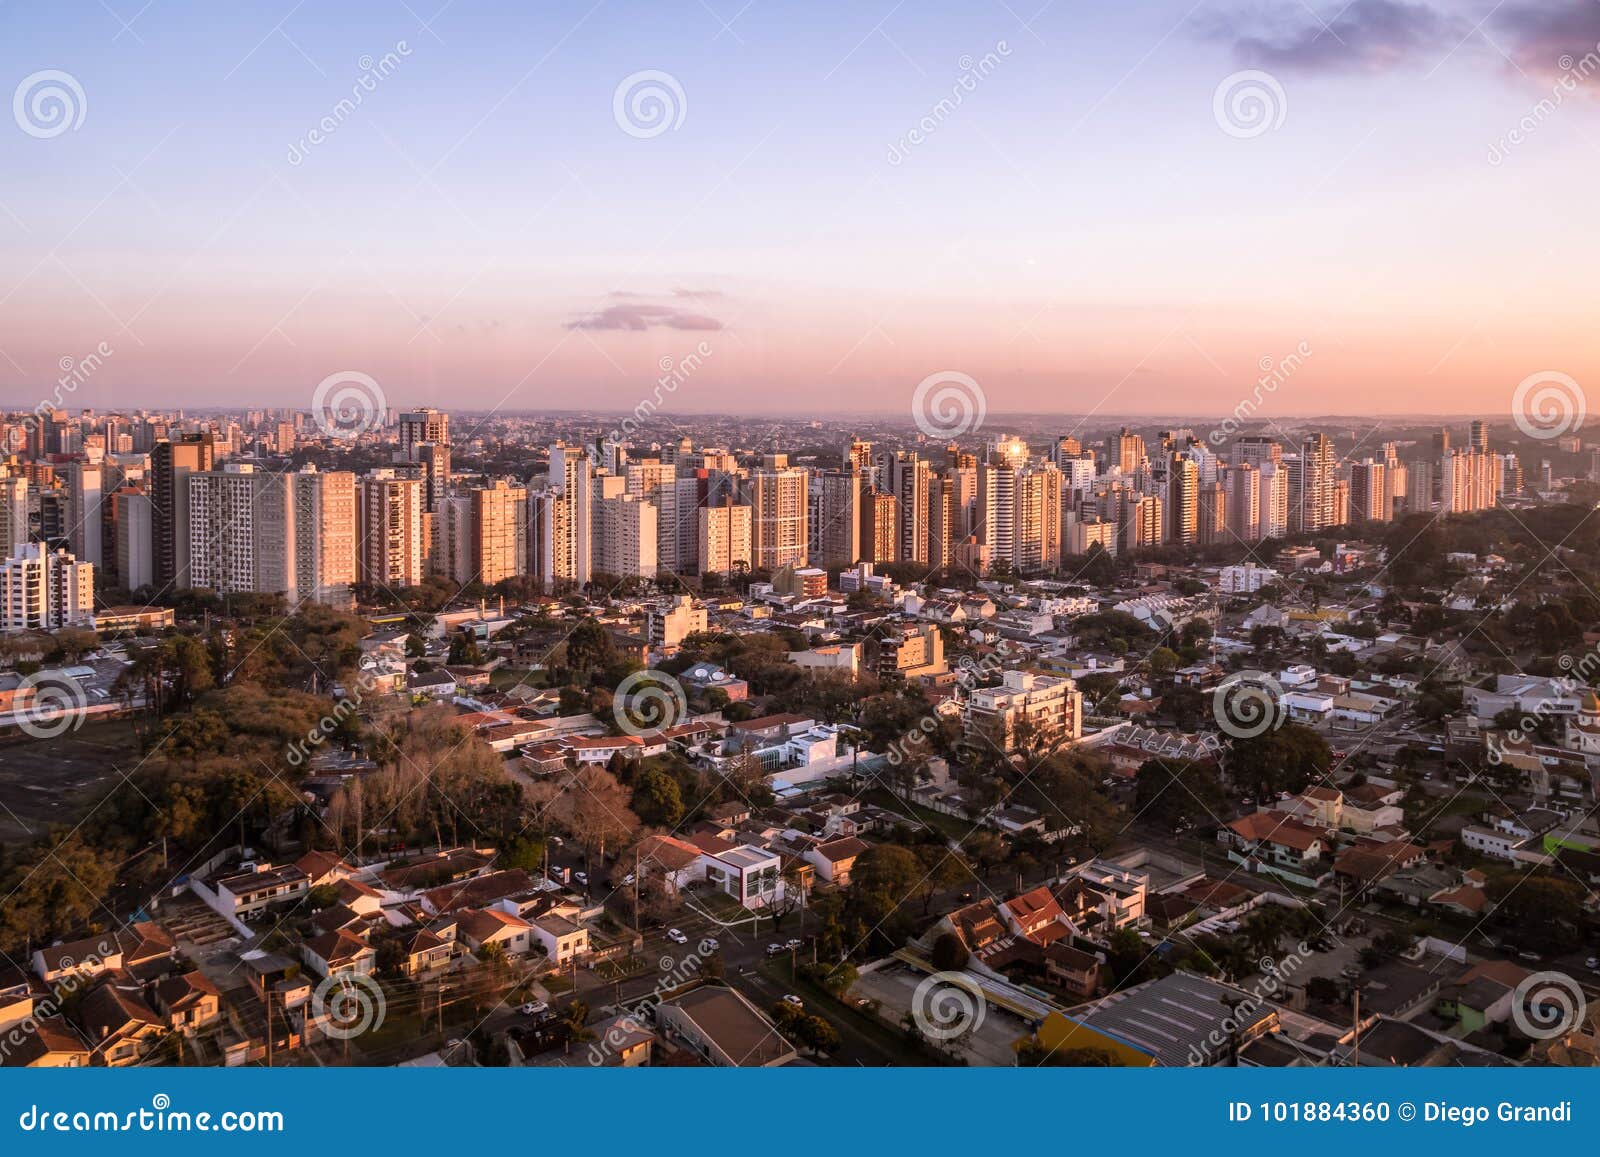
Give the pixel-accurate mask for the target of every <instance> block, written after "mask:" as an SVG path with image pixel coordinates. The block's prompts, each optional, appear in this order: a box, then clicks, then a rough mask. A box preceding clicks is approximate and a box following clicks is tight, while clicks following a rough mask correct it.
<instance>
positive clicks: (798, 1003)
mask: <svg viewBox="0 0 1600 1157" xmlns="http://www.w3.org/2000/svg"><path fill="white" fill-rule="evenodd" d="M783 1003H784V1004H792V1005H794V1007H796V1008H804V1007H805V1006H806V1002H805V1001H803V1000H801V999H800V998H799V997H798V996H796V995H795V994H794V993H792V992H791V993H789V994H788V995H787V996H785V997H784V998H783Z"/></svg>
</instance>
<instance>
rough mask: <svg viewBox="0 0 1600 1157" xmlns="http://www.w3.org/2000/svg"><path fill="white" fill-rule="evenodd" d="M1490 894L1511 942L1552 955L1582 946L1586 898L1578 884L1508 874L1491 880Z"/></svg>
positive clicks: (1500, 923)
mask: <svg viewBox="0 0 1600 1157" xmlns="http://www.w3.org/2000/svg"><path fill="white" fill-rule="evenodd" d="M1488 892H1489V898H1490V899H1491V900H1493V901H1494V902H1495V908H1494V918H1495V922H1496V923H1497V924H1499V925H1500V926H1501V927H1503V928H1504V929H1505V930H1506V935H1507V937H1508V938H1509V939H1510V940H1511V941H1512V943H1514V944H1517V945H1519V946H1521V947H1523V948H1529V949H1532V950H1533V951H1535V952H1542V953H1545V954H1547V955H1552V956H1553V955H1558V954H1560V953H1563V952H1574V951H1576V950H1577V949H1579V948H1580V947H1582V946H1583V944H1584V941H1585V935H1584V907H1583V905H1584V899H1585V895H1584V889H1583V887H1582V886H1581V885H1579V884H1578V883H1576V882H1575V881H1572V880H1565V879H1559V878H1557V877H1555V876H1526V877H1521V878H1519V877H1517V876H1515V875H1512V874H1506V875H1502V876H1499V877H1497V878H1495V879H1493V880H1490V881H1489V885H1488ZM1591 943H1592V942H1591Z"/></svg>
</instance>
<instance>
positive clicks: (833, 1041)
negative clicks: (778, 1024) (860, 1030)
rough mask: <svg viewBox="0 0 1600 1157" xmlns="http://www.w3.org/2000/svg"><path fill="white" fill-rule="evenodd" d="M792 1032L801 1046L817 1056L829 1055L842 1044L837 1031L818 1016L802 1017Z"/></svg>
mask: <svg viewBox="0 0 1600 1157" xmlns="http://www.w3.org/2000/svg"><path fill="white" fill-rule="evenodd" d="M794 1032H795V1035H796V1036H797V1037H799V1038H800V1041H801V1043H802V1044H804V1045H805V1046H806V1047H807V1048H809V1049H810V1050H811V1051H812V1052H814V1053H816V1054H818V1055H819V1056H820V1055H822V1054H824V1053H831V1052H833V1051H834V1050H835V1049H837V1048H838V1047H839V1045H840V1044H841V1043H843V1042H841V1041H840V1039H839V1030H838V1029H836V1028H834V1027H833V1025H831V1024H829V1023H828V1022H827V1021H825V1020H823V1019H822V1018H821V1017H820V1016H815V1015H812V1016H803V1017H801V1018H800V1019H799V1020H798V1021H796V1022H795V1025H794Z"/></svg>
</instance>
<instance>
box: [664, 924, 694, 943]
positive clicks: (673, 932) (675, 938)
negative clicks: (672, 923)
mask: <svg viewBox="0 0 1600 1157" xmlns="http://www.w3.org/2000/svg"><path fill="white" fill-rule="evenodd" d="M667 939H668V940H670V941H672V942H673V943H674V944H687V943H689V938H688V937H687V936H685V935H684V934H683V933H682V932H680V931H678V930H677V929H676V928H668V929H667Z"/></svg>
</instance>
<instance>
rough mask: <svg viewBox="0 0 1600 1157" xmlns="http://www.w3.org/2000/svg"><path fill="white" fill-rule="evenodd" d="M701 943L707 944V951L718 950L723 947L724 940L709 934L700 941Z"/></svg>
mask: <svg viewBox="0 0 1600 1157" xmlns="http://www.w3.org/2000/svg"><path fill="white" fill-rule="evenodd" d="M700 943H701V944H702V945H704V946H705V950H706V951H707V952H716V951H717V950H718V949H720V948H721V947H722V941H720V940H718V939H717V938H716V937H715V936H707V937H706V938H705V939H704V940H702V941H700Z"/></svg>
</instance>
